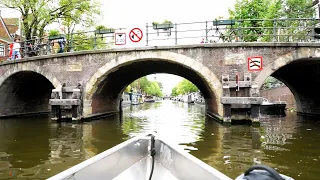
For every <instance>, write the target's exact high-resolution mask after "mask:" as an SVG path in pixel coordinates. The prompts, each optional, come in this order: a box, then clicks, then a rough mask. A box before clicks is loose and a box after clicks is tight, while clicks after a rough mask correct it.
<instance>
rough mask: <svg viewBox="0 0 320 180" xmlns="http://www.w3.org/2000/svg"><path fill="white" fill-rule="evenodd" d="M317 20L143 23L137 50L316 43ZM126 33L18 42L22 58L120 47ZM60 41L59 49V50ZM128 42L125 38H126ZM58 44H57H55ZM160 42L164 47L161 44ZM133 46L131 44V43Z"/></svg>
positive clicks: (90, 33)
mask: <svg viewBox="0 0 320 180" xmlns="http://www.w3.org/2000/svg"><path fill="white" fill-rule="evenodd" d="M319 20H320V19H316V18H295V19H294V18H292V19H244V20H213V21H204V22H189V23H164V24H158V23H157V24H155V23H154V24H151V23H147V24H146V26H145V27H142V28H141V30H142V31H143V39H142V40H141V41H140V42H139V43H136V44H139V45H140V46H160V45H183V44H200V43H235V42H317V41H318V39H319V38H320V36H319V34H320V28H318V25H319V22H320V21H319ZM119 31H125V32H126V35H127V36H128V34H129V31H130V29H126V28H121V29H110V30H99V31H86V32H77V33H72V34H67V35H65V36H56V37H40V38H37V37H36V38H33V39H28V40H25V41H22V42H20V44H21V49H20V52H21V54H22V57H32V56H42V55H49V54H55V53H64V52H74V51H83V50H97V49H108V48H114V47H123V46H117V45H115V33H116V32H119ZM61 41H63V43H62V47H63V48H61ZM126 41H127V42H130V40H129V37H127V38H126ZM59 42H60V44H59ZM163 42H164V43H163ZM133 44H134V43H133Z"/></svg>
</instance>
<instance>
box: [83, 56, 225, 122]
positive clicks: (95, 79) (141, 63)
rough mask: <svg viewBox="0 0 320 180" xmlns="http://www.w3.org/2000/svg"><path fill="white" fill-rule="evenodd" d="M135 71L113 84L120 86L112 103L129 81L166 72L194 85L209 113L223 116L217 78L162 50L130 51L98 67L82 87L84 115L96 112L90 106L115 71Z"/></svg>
mask: <svg viewBox="0 0 320 180" xmlns="http://www.w3.org/2000/svg"><path fill="white" fill-rule="evenodd" d="M138 67H140V69H138ZM164 67H165V68H164ZM134 68H137V69H136V70H137V71H136V72H135V73H133V72H131V74H130V73H129V74H126V75H127V77H124V78H119V79H118V81H117V82H116V81H114V82H113V83H114V84H116V85H115V86H118V85H119V88H118V90H117V91H118V92H117V93H118V96H117V97H113V98H114V99H115V102H117V101H118V100H119V98H120V95H121V93H122V92H123V90H124V89H125V87H126V86H127V85H129V84H130V83H131V82H132V81H134V80H136V79H138V78H140V77H142V76H145V75H148V74H152V73H169V74H175V75H179V76H182V77H184V78H186V79H188V80H190V81H191V82H193V83H194V84H195V85H197V86H198V88H199V89H200V90H201V91H202V92H203V91H205V92H204V93H203V94H204V96H206V97H205V98H206V102H207V106H208V107H209V111H211V112H213V113H217V114H220V115H222V113H223V109H222V105H221V103H220V98H221V96H222V85H221V82H220V81H219V79H218V78H217V76H216V75H215V74H214V73H213V72H212V71H210V70H209V69H208V68H207V67H206V66H204V65H203V64H202V63H201V62H198V61H196V60H194V59H192V58H190V57H187V56H185V55H182V54H178V53H174V52H170V51H162V50H159V51H152V52H144V51H139V52H130V53H128V54H126V55H122V56H117V57H116V58H114V59H112V60H111V61H109V62H108V63H106V64H105V65H104V66H102V67H101V68H99V70H98V71H97V72H96V73H95V74H94V75H93V76H92V77H91V78H90V79H89V81H88V82H87V84H86V86H85V95H84V109H83V113H84V114H83V115H84V116H88V115H91V114H95V113H96V112H95V110H94V107H93V106H99V105H95V102H94V101H95V100H94V96H95V94H97V92H98V93H99V92H100V91H102V88H103V86H107V85H106V84H107V83H108V81H112V80H111V78H112V77H113V78H114V77H115V76H116V74H117V72H118V71H122V72H125V71H129V70H130V71H132V69H134ZM143 68H145V69H143ZM148 68H150V69H151V70H149V69H148ZM166 68H167V69H166ZM119 76H120V75H119V74H118V77H119ZM106 81H107V82H106ZM121 81H124V82H121ZM103 82H106V83H103ZM108 85H111V83H110V84H108ZM120 87H121V88H120ZM114 107H118V104H114Z"/></svg>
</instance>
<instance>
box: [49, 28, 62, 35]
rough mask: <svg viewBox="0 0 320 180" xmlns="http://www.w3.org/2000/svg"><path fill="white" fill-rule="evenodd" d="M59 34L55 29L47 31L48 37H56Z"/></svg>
mask: <svg viewBox="0 0 320 180" xmlns="http://www.w3.org/2000/svg"><path fill="white" fill-rule="evenodd" d="M59 34H60V32H59V31H58V30H56V29H52V30H50V31H49V36H58V35H59Z"/></svg>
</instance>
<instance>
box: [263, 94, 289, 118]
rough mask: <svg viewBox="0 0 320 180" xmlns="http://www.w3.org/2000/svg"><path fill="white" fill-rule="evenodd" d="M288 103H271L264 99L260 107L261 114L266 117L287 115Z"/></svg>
mask: <svg viewBox="0 0 320 180" xmlns="http://www.w3.org/2000/svg"><path fill="white" fill-rule="evenodd" d="M286 105H287V103H286V102H285V101H275V102H273V103H272V102H269V100H268V99H266V98H263V101H262V104H261V106H260V114H266V115H286V113H285V109H286Z"/></svg>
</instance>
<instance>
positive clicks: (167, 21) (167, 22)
mask: <svg viewBox="0 0 320 180" xmlns="http://www.w3.org/2000/svg"><path fill="white" fill-rule="evenodd" d="M152 24H153V25H156V24H172V21H169V20H164V21H163V22H162V23H159V22H152Z"/></svg>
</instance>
